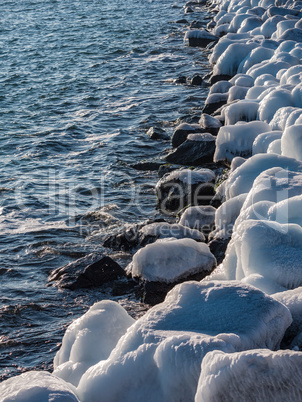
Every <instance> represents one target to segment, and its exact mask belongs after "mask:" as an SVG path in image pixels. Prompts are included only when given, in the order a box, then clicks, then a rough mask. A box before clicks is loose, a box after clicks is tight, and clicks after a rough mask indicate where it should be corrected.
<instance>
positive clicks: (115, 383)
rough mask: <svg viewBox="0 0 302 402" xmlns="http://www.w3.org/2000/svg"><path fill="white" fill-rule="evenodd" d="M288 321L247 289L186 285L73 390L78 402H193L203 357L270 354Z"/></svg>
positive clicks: (287, 316) (139, 323) (257, 293)
mask: <svg viewBox="0 0 302 402" xmlns="http://www.w3.org/2000/svg"><path fill="white" fill-rule="evenodd" d="M290 323H291V315H290V313H289V311H288V309H287V308H286V307H285V306H284V305H283V304H281V303H279V302H277V301H276V300H274V299H272V298H271V297H269V296H267V295H265V294H264V293H262V292H261V291H258V290H256V289H255V288H253V287H250V286H247V285H242V284H240V283H236V282H232V283H230V282H207V283H199V282H186V283H183V284H181V285H178V286H176V287H174V288H173V290H171V291H170V292H169V293H168V295H167V297H166V299H165V301H164V302H163V303H161V304H159V305H157V306H155V307H153V308H152V309H150V310H149V311H148V312H147V313H146V314H145V315H144V316H143V317H142V318H140V319H139V320H138V321H137V322H136V323H135V324H134V325H132V326H131V327H130V328H129V329H128V331H127V333H126V334H125V335H124V336H123V337H122V338H121V339H120V341H119V343H118V344H117V346H116V348H115V349H114V350H113V351H112V353H111V355H110V357H109V358H108V360H106V361H102V362H100V363H99V364H96V365H95V366H93V367H91V368H90V369H89V370H88V371H87V372H86V373H85V374H84V376H83V377H82V379H81V381H80V384H79V386H78V388H77V391H78V393H79V396H80V398H81V401H82V402H88V401H89V402H98V401H99V398H100V395H101V396H102V399H104V400H105V401H106V402H111V401H118V400H123V401H125V402H128V401H129V402H130V401H131V402H133V401H141V400H144V401H146V402H149V401H150V402H151V401H152V402H153V401H154V400H157V401H164V402H167V401H171V400H180V401H182V400H183V401H192V400H193V399H194V395H195V393H196V388H197V383H198V379H199V376H200V370H201V362H202V359H203V357H204V356H205V355H206V353H208V352H209V351H211V350H223V351H225V352H235V351H240V350H244V349H250V348H266V347H268V348H271V349H275V348H277V347H278V346H279V343H280V341H281V339H282V337H283V334H284V332H285V330H286V328H287V327H288V326H289V325H290Z"/></svg>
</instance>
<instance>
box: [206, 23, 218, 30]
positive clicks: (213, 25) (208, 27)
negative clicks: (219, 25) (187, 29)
mask: <svg viewBox="0 0 302 402" xmlns="http://www.w3.org/2000/svg"><path fill="white" fill-rule="evenodd" d="M215 26H216V22H215V21H210V22H209V23H208V25H207V29H213V28H215Z"/></svg>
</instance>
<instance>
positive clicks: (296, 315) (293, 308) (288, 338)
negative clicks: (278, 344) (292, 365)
mask: <svg viewBox="0 0 302 402" xmlns="http://www.w3.org/2000/svg"><path fill="white" fill-rule="evenodd" d="M273 297H274V299H276V300H278V301H279V302H280V303H282V304H284V305H285V306H286V307H287V308H288V309H289V311H290V312H291V315H292V318H293V322H292V324H291V326H290V327H289V328H288V329H287V331H286V333H285V337H284V339H283V344H285V345H286V346H289V344H290V343H292V342H293V340H294V338H296V337H297V336H299V335H300V334H301V333H302V287H299V288H297V289H294V290H287V291H285V292H280V293H275V294H274V295H273Z"/></svg>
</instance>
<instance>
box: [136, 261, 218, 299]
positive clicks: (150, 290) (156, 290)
mask: <svg viewBox="0 0 302 402" xmlns="http://www.w3.org/2000/svg"><path fill="white" fill-rule="evenodd" d="M214 268H215V267H213V269H214ZM213 269H212V271H213ZM212 271H203V272H198V273H197V274H194V275H189V276H187V277H186V278H183V279H182V280H179V281H177V282H174V283H164V282H148V281H141V282H140V292H139V293H138V297H140V298H141V300H142V301H143V302H144V303H147V304H150V305H151V306H154V305H155V304H158V303H162V302H163V301H164V299H165V297H166V295H167V293H168V292H169V291H170V290H171V289H173V288H174V286H176V285H178V284H179V283H183V282H187V281H201V280H202V279H203V278H205V277H206V276H208V275H209V274H210V273H211V272H212Z"/></svg>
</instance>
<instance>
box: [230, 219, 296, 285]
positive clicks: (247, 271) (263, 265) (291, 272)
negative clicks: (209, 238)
mask: <svg viewBox="0 0 302 402" xmlns="http://www.w3.org/2000/svg"><path fill="white" fill-rule="evenodd" d="M301 246H302V228H301V226H299V225H296V224H288V225H287V224H283V225H281V224H279V223H277V222H272V221H268V220H245V221H243V222H242V223H241V224H240V225H239V226H238V227H237V228H236V230H235V229H234V231H233V235H232V240H231V243H230V244H229V245H228V249H227V252H226V258H225V259H224V261H223V269H224V271H225V275H226V279H237V280H241V279H243V278H244V277H248V276H249V275H251V274H260V275H262V276H263V277H264V278H268V279H269V280H271V281H273V282H276V284H278V285H280V286H282V287H284V288H286V289H293V288H295V287H298V286H302V269H301V264H300V261H301V258H302V248H301ZM255 250H257V252H255Z"/></svg>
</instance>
